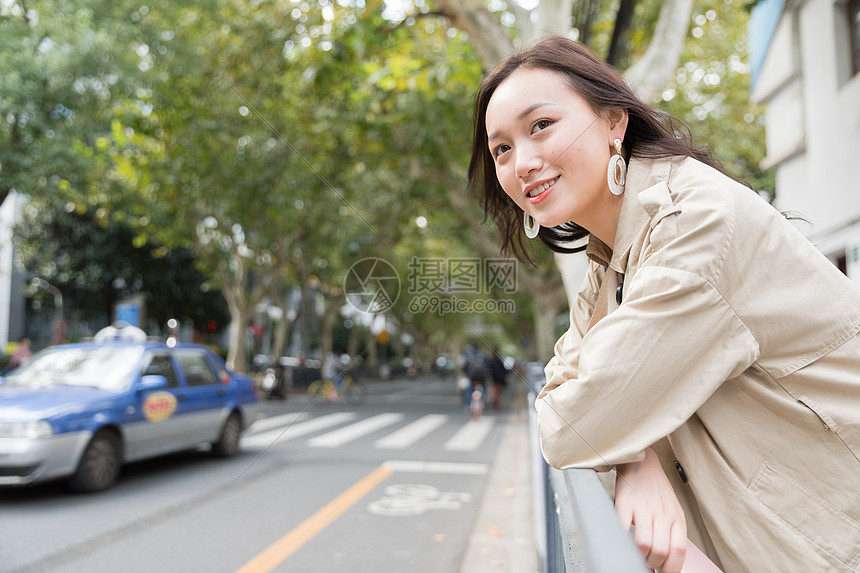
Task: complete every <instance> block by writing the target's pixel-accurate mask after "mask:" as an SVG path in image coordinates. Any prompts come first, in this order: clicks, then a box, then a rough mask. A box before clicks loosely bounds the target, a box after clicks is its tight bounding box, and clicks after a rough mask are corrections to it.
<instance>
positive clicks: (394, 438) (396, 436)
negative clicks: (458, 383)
mask: <svg viewBox="0 0 860 573" xmlns="http://www.w3.org/2000/svg"><path fill="white" fill-rule="evenodd" d="M449 417H450V416H448V415H446V414H428V415H426V416H424V417H422V418H418V419H417V420H415V421H414V422H412V423H411V424H409V425H408V426H404V427H402V428H400V429H399V430H397V431H396V432H394V433H391V434H389V435H387V436H385V437H384V438H382V439H379V440H376V442H375V443H374V446H376V447H377V448H380V449H389V450H402V449H404V448H408V447H409V446H411V445H412V444H414V443H415V442H417V441H418V440H420V439H421V438H423V437H424V436H426V435H427V434H429V433H430V432H432V431H433V430H435V429H436V428H438V427H439V426H442V425H444V424H445V422H447V421H448V418H449Z"/></svg>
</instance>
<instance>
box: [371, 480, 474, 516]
mask: <svg viewBox="0 0 860 573" xmlns="http://www.w3.org/2000/svg"><path fill="white" fill-rule="evenodd" d="M470 501H472V495H471V494H469V493H465V492H444V491H439V490H438V489H436V488H435V487H433V486H431V485H422V484H396V485H390V486H388V487H386V488H385V497H383V498H381V499H378V500H376V501H372V502H370V503H368V504H367V511H369V512H370V513H373V514H376V515H384V516H388V517H406V516H412V515H420V514H422V513H424V512H425V511H427V510H430V509H447V510H451V511H453V510H457V509H460V508H461V507H463V504H464V503H468V502H470Z"/></svg>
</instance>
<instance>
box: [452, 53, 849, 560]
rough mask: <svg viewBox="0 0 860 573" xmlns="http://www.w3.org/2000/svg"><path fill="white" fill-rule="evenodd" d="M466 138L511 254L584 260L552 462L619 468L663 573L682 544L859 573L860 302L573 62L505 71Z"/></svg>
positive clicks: (781, 229) (545, 441)
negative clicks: (529, 246)
mask: <svg viewBox="0 0 860 573" xmlns="http://www.w3.org/2000/svg"><path fill="white" fill-rule="evenodd" d="M474 129H475V131H474V145H473V151H472V161H471V165H470V169H469V178H470V183H471V185H472V187H473V188H474V189H475V190H476V191H477V192H478V193H479V194H480V195H481V197H482V202H483V205H484V207H485V209H486V211H487V215H488V216H489V218H490V219H492V220H493V221H494V222H495V224H496V225H497V226H498V228H499V229H500V232H501V236H502V247H503V251H511V250H513V251H514V252H515V253H517V254H518V255H519V256H523V257H526V258H528V257H527V256H526V255H524V254H523V253H524V249H525V241H524V240H523V235H524V234H525V236H526V237H529V238H535V237H537V238H539V240H540V241H541V242H542V243H543V244H545V245H547V246H548V247H549V248H550V249H552V250H555V251H561V252H572V251H581V250H585V252H586V254H587V256H588V259H589V267H588V271H587V275H586V278H585V281H584V282H583V285H582V287H581V288H580V291H579V295H578V297H577V298H576V300H575V301H573V302H572V309H571V315H570V328H569V330H568V331H567V332H566V333H565V334H564V335H563V336H562V338H561V339H560V340H559V341H558V343H557V344H556V346H555V356H554V357H553V358H552V359H551V360H550V361H549V363H548V364H547V367H546V378H547V384H546V386H545V387H544V388H543V389H542V390H541V392H540V394H539V396H538V398H537V401H536V404H535V405H536V408H537V413H538V424H539V427H540V436H541V449H542V451H543V454H544V456H545V457H546V459H547V460H548V461H549V463H551V464H552V465H554V466H556V467H559V468H570V467H579V468H596V469H601V470H604V469H609V468H611V467H614V468H615V469H616V470H617V473H618V478H619V479H618V480H617V481H616V498H615V505H616V508H617V510H618V513H619V515H620V517H621V520H622V523H623V524H624V525H625V526H626V527H628V528H629V527H630V525H631V524H632V525H635V541H636V544H637V545H638V546H639V549H640V551H641V552H642V554H643V556H644V557H645V559H646V561H647V563H648V564H649V565H650V566H651V567H654V568H657V569H660V571H662V573H677V572H679V571H681V568H682V566H683V564H684V559H685V551H686V546H687V536H688V535H689V537H690V539H691V540H692V541H693V542H694V543H695V544H696V545H698V546H699V547H701V548H702V549H703V550H704V551H705V553H706V554H707V555H708V556H709V557H710V558H711V559H712V560H714V561H715V562H716V563H717V564H718V565H720V566H721V567H722V568H723V569H724V570H726V571H729V572H734V571H749V572H759V571H797V570H798V569H802V570H804V571H849V570H851V571H854V570H857V566H858V563H860V551H858V548H860V335H858V333H860V288H858V286H857V285H856V284H855V283H853V282H852V281H851V280H849V279H848V278H847V277H845V276H844V275H843V274H842V273H840V272H839V270H838V269H837V268H836V267H835V266H834V265H832V264H831V263H830V262H829V261H828V260H827V259H826V258H825V257H824V256H823V255H822V254H821V252H820V251H818V249H816V248H815V247H814V246H813V245H812V244H811V243H810V242H809V241H808V240H807V239H806V238H804V237H803V236H802V235H801V233H800V232H798V231H797V230H796V229H795V228H794V226H793V225H792V224H791V222H790V221H788V220H787V219H786V217H784V216H783V215H781V214H780V213H779V212H777V211H776V210H775V209H774V208H773V207H772V206H771V205H769V204H768V203H767V202H766V201H764V200H763V199H762V198H761V197H760V196H759V195H758V194H757V193H755V192H753V191H751V190H750V189H748V188H747V187H745V186H743V185H741V184H739V183H737V182H736V181H733V180H732V179H730V178H729V177H727V176H725V175H724V174H722V173H721V172H720V171H718V170H717V169H716V168H715V167H714V166H713V160H712V159H711V158H710V157H709V155H708V154H707V153H706V152H704V151H703V150H702V149H701V148H699V147H697V146H695V145H694V144H693V143H692V138H691V136H690V135H689V131H688V130H687V129H686V126H684V125H683V124H682V123H680V122H679V121H678V120H676V119H674V118H672V117H670V116H668V115H667V114H665V113H663V112H660V111H658V110H656V109H654V108H653V107H651V106H649V105H647V104H645V103H643V102H642V101H641V100H640V99H639V98H638V97H637V96H636V95H635V94H634V93H633V92H632V91H631V90H630V88H629V87H628V86H627V85H626V84H625V82H624V80H623V78H622V77H621V75H620V74H619V73H618V72H617V71H616V70H615V69H614V68H612V67H611V66H609V65H608V64H606V63H604V62H602V61H600V60H599V59H597V58H596V57H595V56H594V55H592V54H591V53H590V52H589V51H588V50H587V48H585V47H584V46H582V45H581V44H578V43H576V42H573V41H571V40H568V39H565V38H561V37H552V38H549V39H547V40H545V41H543V42H541V43H539V44H537V45H536V46H534V47H533V48H532V49H530V50H528V51H526V52H523V53H521V54H516V55H514V56H511V57H509V58H508V59H506V60H505V61H503V62H502V63H501V64H499V66H498V67H497V68H496V69H495V70H494V71H493V72H492V73H490V74H489V76H488V77H487V78H485V79H484V81H483V83H482V85H481V87H480V89H479V91H478V96H477V101H476V105H475V124H474ZM834 144H837V145H838V144H839V140H838V138H837V139H834ZM628 166H629V167H628ZM523 231H524V232H523ZM584 240H587V247H586V246H585V245H583V244H582V242H583V241H584Z"/></svg>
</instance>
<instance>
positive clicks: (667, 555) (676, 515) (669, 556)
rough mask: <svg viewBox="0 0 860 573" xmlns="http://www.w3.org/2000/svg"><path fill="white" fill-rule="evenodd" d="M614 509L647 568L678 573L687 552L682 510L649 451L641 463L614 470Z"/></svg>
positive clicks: (661, 470) (662, 572)
mask: <svg viewBox="0 0 860 573" xmlns="http://www.w3.org/2000/svg"><path fill="white" fill-rule="evenodd" d="M616 471H617V473H618V479H616V480H615V509H616V511H618V516H619V518H620V519H621V524H622V525H623V526H624V528H625V529H626V530H627V531H630V525H631V524H632V525H633V526H635V528H636V531H635V533H634V540H635V542H636V546H637V547H638V548H639V551H640V552H641V553H642V555H643V556H644V557H645V562H646V563H647V564H648V566H649V567H653V568H654V569H656V570H657V571H660V573H680V572H681V567H683V565H684V559H685V558H686V553H687V522H686V520H685V519H684V510H683V509H681V504H680V503H678V498H677V497H676V496H675V492H674V491H673V490H672V486H671V485H670V484H669V480H668V479H667V478H666V474H665V473H663V468H662V467H661V466H660V460H659V459H658V458H657V454H655V453H654V451H653V450H652V449H651V448H648V449H646V450H645V459H644V460H643V461H641V462H635V463H630V464H621V465H618V466H617V467H616Z"/></svg>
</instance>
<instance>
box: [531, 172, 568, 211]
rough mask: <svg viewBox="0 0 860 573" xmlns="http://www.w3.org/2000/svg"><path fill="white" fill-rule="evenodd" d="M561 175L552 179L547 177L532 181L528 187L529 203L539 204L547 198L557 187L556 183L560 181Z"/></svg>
mask: <svg viewBox="0 0 860 573" xmlns="http://www.w3.org/2000/svg"><path fill="white" fill-rule="evenodd" d="M559 177H560V176H558V175H557V176H555V177H553V178H552V179H547V180H544V181H539V182H537V183H532V184H531V185H529V186H527V187H526V197H527V198H528V200H529V203H531V204H532V205H537V204H538V203H540V202H541V201H543V200H544V199H546V198H547V197H548V196H549V194H550V193H551V192H552V190H553V189H555V184H556V182H557V181H558V179H559Z"/></svg>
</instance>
